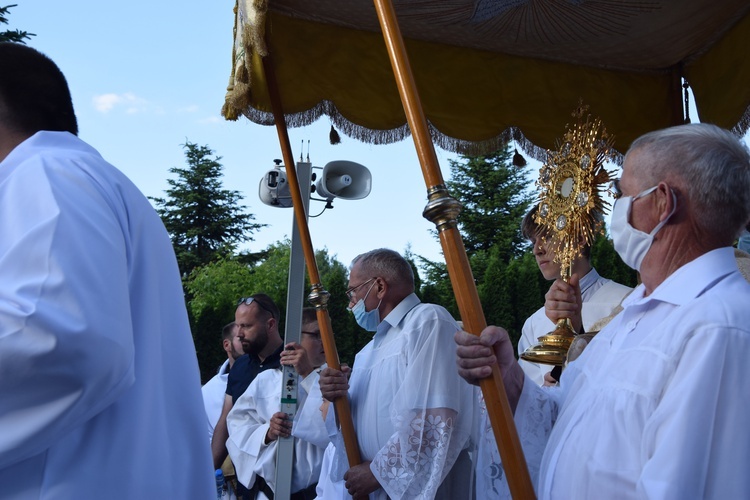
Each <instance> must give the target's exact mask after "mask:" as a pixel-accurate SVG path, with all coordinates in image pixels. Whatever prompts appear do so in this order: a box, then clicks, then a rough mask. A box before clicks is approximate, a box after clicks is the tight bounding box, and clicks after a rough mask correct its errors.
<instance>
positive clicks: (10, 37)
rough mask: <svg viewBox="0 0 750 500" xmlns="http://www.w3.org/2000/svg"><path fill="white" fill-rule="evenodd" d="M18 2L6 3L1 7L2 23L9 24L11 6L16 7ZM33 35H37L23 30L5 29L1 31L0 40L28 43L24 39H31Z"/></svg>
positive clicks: (0, 21) (0, 20)
mask: <svg viewBox="0 0 750 500" xmlns="http://www.w3.org/2000/svg"><path fill="white" fill-rule="evenodd" d="M16 6H17V5H16V4H13V5H6V6H5V7H0V24H8V15H10V8H11V7H16ZM32 36H36V35H35V34H34V33H29V32H27V31H21V30H5V31H0V42H16V43H22V44H24V45H25V44H26V42H25V41H24V40H30V39H31V37H32Z"/></svg>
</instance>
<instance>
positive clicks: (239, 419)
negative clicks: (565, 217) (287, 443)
mask: <svg viewBox="0 0 750 500" xmlns="http://www.w3.org/2000/svg"><path fill="white" fill-rule="evenodd" d="M318 377H319V374H318V371H317V370H315V371H313V372H312V373H311V374H309V375H308V376H307V377H305V379H304V380H305V381H307V382H306V383H300V384H298V391H297V400H298V404H299V405H304V402H305V400H306V399H307V390H309V388H310V387H311V385H313V384H314V385H318V384H317V379H318ZM281 383H282V371H281V370H280V369H272V370H266V371H263V372H261V373H259V374H258V376H257V377H256V378H255V380H253V382H252V383H251V384H250V386H249V387H248V388H247V390H246V391H245V393H244V394H243V395H242V396H240V397H239V399H237V402H236V403H235V404H234V406H233V407H232V410H231V411H230V412H229V414H228V415H227V428H228V429H229V439H228V440H227V450H228V451H229V456H230V457H231V458H232V463H233V464H234V470H235V472H236V473H237V480H239V482H240V483H242V484H244V485H245V486H246V487H247V488H252V486H253V484H254V483H255V477H256V475H259V476H261V477H262V478H263V479H265V480H266V483H268V486H269V487H270V488H271V490H273V491H276V448H277V447H278V441H277V440H274V441H271V442H270V443H268V444H266V442H265V438H266V433H267V432H268V429H269V427H270V421H271V417H272V416H273V415H274V413H277V412H279V411H281V393H282V392H281V389H282V387H281ZM319 393H320V390H319V389H318V394H319ZM297 415H299V413H298V414H297ZM297 415H296V416H297ZM297 420H298V419H297V418H295V422H294V426H295V427H299V426H310V427H317V428H318V429H320V430H319V431H318V432H317V433H316V432H315V431H310V432H312V433H313V434H318V435H319V434H323V435H326V433H325V426H324V422H323V419H322V418H321V417H320V416H318V418H316V419H312V420H310V421H307V422H298V421H297ZM326 444H327V443H326ZM324 452H325V446H323V447H319V446H316V445H315V444H313V443H311V442H309V441H306V440H304V439H298V438H295V440H294V470H293V472H292V488H291V491H292V493H295V492H297V491H299V490H302V489H304V488H306V487H308V486H310V485H312V484H314V483H316V482H317V481H318V477H319V476H320V466H321V463H322V461H323V453H324Z"/></svg>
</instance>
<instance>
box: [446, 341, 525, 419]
mask: <svg viewBox="0 0 750 500" xmlns="http://www.w3.org/2000/svg"><path fill="white" fill-rule="evenodd" d="M454 339H455V341H456V344H457V347H456V355H457V360H456V363H457V364H458V374H459V375H460V376H461V377H462V378H463V379H464V380H466V381H467V382H469V383H470V384H474V385H478V384H479V381H480V380H481V379H483V378H487V377H489V376H490V375H492V366H493V365H498V367H499V368H500V374H501V375H502V379H503V385H504V386H505V392H506V393H507V395H508V401H509V402H510V407H511V410H512V411H515V409H516V405H517V404H518V398H519V397H520V395H521V390H522V389H523V382H524V373H523V369H522V368H521V366H520V365H519V364H518V361H516V356H515V354H513V344H511V341H510V337H508V332H506V331H505V330H504V329H503V328H500V327H499V326H488V327H487V328H485V329H484V330H482V333H481V335H479V336H477V335H472V334H471V333H468V332H464V331H458V332H456V335H455V336H454Z"/></svg>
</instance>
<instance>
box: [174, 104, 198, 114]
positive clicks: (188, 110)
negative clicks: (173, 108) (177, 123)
mask: <svg viewBox="0 0 750 500" xmlns="http://www.w3.org/2000/svg"><path fill="white" fill-rule="evenodd" d="M177 111H179V112H180V113H195V112H196V111H198V105H197V104H190V105H188V106H185V107H182V108H180V109H178V110H177Z"/></svg>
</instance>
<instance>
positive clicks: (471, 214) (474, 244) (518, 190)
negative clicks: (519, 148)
mask: <svg viewBox="0 0 750 500" xmlns="http://www.w3.org/2000/svg"><path fill="white" fill-rule="evenodd" d="M511 157H512V154H511V149H510V147H509V146H507V145H506V147H505V148H504V149H501V150H498V151H495V152H494V153H492V154H489V155H486V156H476V157H468V156H462V157H461V160H460V161H456V160H451V161H450V180H449V181H448V182H447V186H448V188H449V190H450V192H451V195H452V196H453V197H454V198H456V199H457V200H458V201H460V202H461V204H462V205H463V210H462V211H461V213H460V214H459V217H458V227H459V230H460V231H461V236H462V237H463V241H464V246H465V247H466V252H467V254H468V255H470V256H471V255H472V254H474V253H476V252H478V251H480V250H489V249H490V248H492V247H497V248H498V251H499V252H500V257H501V258H502V259H504V260H506V261H507V260H509V259H510V258H511V257H513V256H514V255H520V253H522V251H523V248H524V247H525V241H524V239H523V237H522V236H521V231H520V224H521V219H522V218H523V216H524V214H525V213H526V211H527V210H528V207H529V204H530V203H531V200H532V195H531V193H530V192H529V191H528V189H527V186H528V185H529V176H528V169H527V168H524V167H516V166H514V165H513V164H512V163H511Z"/></svg>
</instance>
